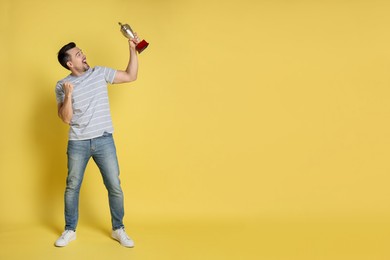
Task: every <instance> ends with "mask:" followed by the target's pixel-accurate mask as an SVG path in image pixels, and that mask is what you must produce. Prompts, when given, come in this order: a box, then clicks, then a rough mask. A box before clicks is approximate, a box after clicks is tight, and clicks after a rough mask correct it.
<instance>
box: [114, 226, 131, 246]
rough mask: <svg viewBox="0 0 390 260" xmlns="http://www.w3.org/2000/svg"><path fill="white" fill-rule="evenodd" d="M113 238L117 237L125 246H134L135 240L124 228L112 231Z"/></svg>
mask: <svg viewBox="0 0 390 260" xmlns="http://www.w3.org/2000/svg"><path fill="white" fill-rule="evenodd" d="M112 238H114V239H116V240H118V241H119V243H121V245H122V246H125V247H134V241H133V240H132V239H131V238H130V237H129V236H128V235H127V234H126V231H125V230H124V229H123V228H120V229H117V230H114V231H112Z"/></svg>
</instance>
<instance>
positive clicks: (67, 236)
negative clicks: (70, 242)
mask: <svg viewBox="0 0 390 260" xmlns="http://www.w3.org/2000/svg"><path fill="white" fill-rule="evenodd" d="M71 235H72V231H71V230H65V231H64V233H62V236H61V237H62V238H63V239H68V238H69V237H70V236H71Z"/></svg>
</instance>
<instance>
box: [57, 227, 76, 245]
mask: <svg viewBox="0 0 390 260" xmlns="http://www.w3.org/2000/svg"><path fill="white" fill-rule="evenodd" d="M75 239H76V232H74V231H73V230H65V231H64V233H62V235H61V236H60V237H59V238H58V239H57V241H56V243H55V246H58V247H63V246H66V245H67V244H69V242H71V241H73V240H75Z"/></svg>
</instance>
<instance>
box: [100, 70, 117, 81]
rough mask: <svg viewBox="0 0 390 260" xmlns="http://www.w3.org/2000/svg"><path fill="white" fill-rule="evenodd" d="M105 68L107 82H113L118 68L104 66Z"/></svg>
mask: <svg viewBox="0 0 390 260" xmlns="http://www.w3.org/2000/svg"><path fill="white" fill-rule="evenodd" d="M103 70H104V78H105V80H106V82H107V83H110V84H112V83H113V82H114V79H115V74H116V70H115V69H112V68H108V67H103Z"/></svg>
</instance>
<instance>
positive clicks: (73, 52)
mask: <svg viewBox="0 0 390 260" xmlns="http://www.w3.org/2000/svg"><path fill="white" fill-rule="evenodd" d="M68 54H69V55H70V60H69V61H68V63H67V64H68V67H69V68H70V70H71V71H73V70H74V71H76V72H78V73H82V72H85V71H87V70H88V69H89V65H88V63H87V58H86V57H85V55H84V53H83V51H82V50H81V49H79V48H78V47H74V48H73V49H70V50H69V51H68Z"/></svg>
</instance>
